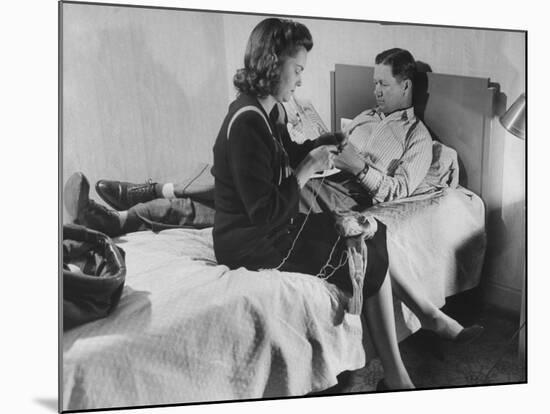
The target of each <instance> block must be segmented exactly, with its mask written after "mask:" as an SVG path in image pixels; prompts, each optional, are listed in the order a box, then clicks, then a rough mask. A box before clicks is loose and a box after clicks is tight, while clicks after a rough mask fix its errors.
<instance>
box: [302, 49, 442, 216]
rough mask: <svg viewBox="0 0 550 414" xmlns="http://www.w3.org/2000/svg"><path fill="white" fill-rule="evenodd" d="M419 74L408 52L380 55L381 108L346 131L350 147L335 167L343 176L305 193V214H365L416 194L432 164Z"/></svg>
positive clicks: (377, 90) (362, 116) (377, 67)
mask: <svg viewBox="0 0 550 414" xmlns="http://www.w3.org/2000/svg"><path fill="white" fill-rule="evenodd" d="M415 73H416V64H415V60H414V58H413V56H412V55H411V53H410V52H408V51H407V50H404V49H398V48H395V49H389V50H386V51H384V52H382V53H380V54H379V55H377V56H376V59H375V66H374V83H375V89H374V94H375V96H376V102H377V107H376V108H374V109H370V110H367V111H364V112H362V113H361V114H359V115H358V116H357V117H356V118H355V119H353V121H352V122H351V123H350V124H349V125H348V126H347V127H346V129H345V131H344V132H346V133H347V134H348V136H349V142H348V145H346V146H345V147H344V149H343V151H342V153H341V154H340V155H339V156H338V157H336V158H335V162H334V164H335V166H336V167H337V168H339V169H340V170H341V171H342V173H339V174H337V175H334V176H330V177H327V178H325V180H324V181H323V185H319V184H320V183H312V184H311V185H309V186H308V187H307V188H306V189H305V190H303V192H302V193H303V194H302V209H304V210H309V209H311V210H312V211H313V212H318V211H320V210H321V211H322V210H327V209H328V210H335V209H340V208H342V209H354V208H361V209H364V208H366V207H368V206H369V205H371V204H376V203H380V202H385V201H391V200H395V199H400V198H404V197H408V196H410V195H411V194H413V193H414V191H415V190H416V189H417V188H418V186H419V185H420V183H421V182H422V180H423V179H424V178H425V177H426V173H427V172H428V170H429V168H430V164H431V161H432V139H431V136H430V133H429V131H428V129H427V128H426V126H425V125H424V124H423V123H422V121H420V120H419V119H418V118H417V117H416V116H415V114H414V109H413V107H412V101H413V80H414V77H415Z"/></svg>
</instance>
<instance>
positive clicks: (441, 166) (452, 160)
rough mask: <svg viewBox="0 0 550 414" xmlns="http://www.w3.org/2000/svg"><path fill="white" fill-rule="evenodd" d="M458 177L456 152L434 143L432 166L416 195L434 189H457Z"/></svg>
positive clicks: (439, 143)
mask: <svg viewBox="0 0 550 414" xmlns="http://www.w3.org/2000/svg"><path fill="white" fill-rule="evenodd" d="M458 175H459V168H458V156H457V153H456V151H455V150H454V149H452V148H451V147H448V146H446V145H444V144H442V143H441V142H439V141H433V144H432V164H431V165H430V169H429V170H428V173H427V174H426V177H425V178H424V180H423V181H422V183H421V184H420V186H419V187H418V189H417V190H416V191H415V193H419V192H423V191H426V190H428V189H429V188H433V187H437V188H441V187H451V188H456V187H457V186H458Z"/></svg>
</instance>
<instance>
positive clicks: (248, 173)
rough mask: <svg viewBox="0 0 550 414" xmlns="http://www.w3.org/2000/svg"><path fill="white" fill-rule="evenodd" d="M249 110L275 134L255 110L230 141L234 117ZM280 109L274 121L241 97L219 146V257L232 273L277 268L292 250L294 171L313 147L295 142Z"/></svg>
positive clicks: (237, 123) (238, 122)
mask: <svg viewBox="0 0 550 414" xmlns="http://www.w3.org/2000/svg"><path fill="white" fill-rule="evenodd" d="M249 105H252V106H254V107H256V108H258V109H259V110H260V111H261V112H262V113H263V114H264V116H265V117H266V119H267V120H268V121H269V123H270V127H271V131H272V132H273V134H272V133H270V131H269V128H268V126H267V125H266V122H265V120H264V119H263V117H262V116H261V115H260V114H259V113H257V112H255V111H252V110H250V111H245V112H243V113H241V114H240V115H238V116H237V117H236V118H235V119H234V120H233V123H232V124H231V130H230V131H229V136H228V133H227V132H228V131H227V128H228V124H229V123H230V121H231V119H232V118H233V115H234V114H235V113H236V112H237V111H238V110H239V109H241V108H243V107H245V106H249ZM279 107H280V106H279V105H275V107H274V110H273V111H272V113H271V114H270V115H271V117H270V116H268V114H266V113H265V111H264V109H263V107H262V106H261V105H260V103H259V102H258V100H257V99H256V98H255V97H253V96H248V95H244V94H242V95H240V96H239V97H238V98H237V99H236V100H235V101H233V102H232V103H231V104H230V106H229V111H228V113H227V115H226V117H225V119H224V121H223V123H222V126H221V129H220V132H219V134H218V137H217V139H216V143H215V145H214V167H213V169H212V172H213V174H214V178H215V204H216V214H215V219H214V231H213V237H214V251H215V253H216V259H217V260H218V262H219V263H223V264H226V265H227V266H229V267H230V268H236V267H239V266H245V267H247V268H249V269H258V268H269V267H276V266H277V265H278V264H279V263H280V262H281V261H282V258H283V257H284V255H285V254H286V251H287V250H288V248H289V247H290V243H291V240H290V236H289V227H290V225H291V222H292V220H293V218H294V217H295V216H296V215H297V214H298V196H299V192H300V189H299V187H298V183H297V181H296V177H295V175H294V173H293V172H292V169H291V168H290V167H291V166H292V167H295V166H296V165H298V164H299V162H300V161H301V160H302V159H303V158H304V157H305V156H306V155H307V153H308V152H309V151H310V150H311V149H312V148H313V146H314V144H313V142H312V141H308V142H306V143H304V144H301V145H300V144H296V143H294V142H292V141H291V139H290V136H289V134H288V131H287V129H286V124H285V123H284V121H285V120H286V114H284V113H282V114H280V113H279V109H278V108H279ZM278 119H281V120H283V122H278V121H277V120H278ZM285 148H286V150H285Z"/></svg>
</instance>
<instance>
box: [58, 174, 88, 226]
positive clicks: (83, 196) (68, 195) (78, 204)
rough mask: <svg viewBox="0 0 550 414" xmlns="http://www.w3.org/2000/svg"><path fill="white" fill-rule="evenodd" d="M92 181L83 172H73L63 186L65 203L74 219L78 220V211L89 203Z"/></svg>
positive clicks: (74, 220)
mask: <svg viewBox="0 0 550 414" xmlns="http://www.w3.org/2000/svg"><path fill="white" fill-rule="evenodd" d="M89 194H90V183H89V182H88V179H87V178H86V177H85V176H84V174H82V173H81V172H76V173H74V174H72V175H71V176H70V177H69V179H68V180H67V182H66V183H65V186H64V187H63V203H64V204H65V209H66V210H67V213H68V214H69V216H70V217H71V219H72V220H73V222H76V221H78V212H79V211H81V209H82V208H83V206H84V205H86V204H87V203H88V197H89Z"/></svg>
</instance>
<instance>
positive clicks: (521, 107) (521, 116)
mask: <svg viewBox="0 0 550 414" xmlns="http://www.w3.org/2000/svg"><path fill="white" fill-rule="evenodd" d="M525 107H526V102H525V94H524V93H522V94H521V95H520V96H519V97H518V99H516V100H515V102H514V103H513V104H512V106H511V107H510V108H508V110H507V111H506V112H505V113H504V115H502V116H501V117H500V123H501V124H502V126H503V127H504V128H506V130H507V131H508V132H510V133H512V134H514V135H515V136H516V137H518V138H521V139H525Z"/></svg>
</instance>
